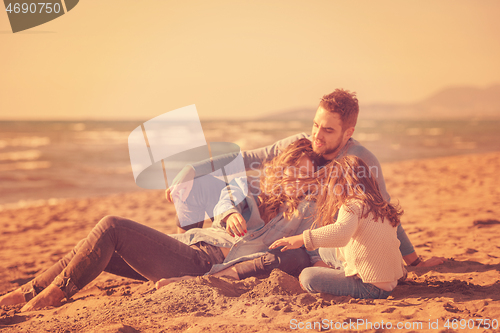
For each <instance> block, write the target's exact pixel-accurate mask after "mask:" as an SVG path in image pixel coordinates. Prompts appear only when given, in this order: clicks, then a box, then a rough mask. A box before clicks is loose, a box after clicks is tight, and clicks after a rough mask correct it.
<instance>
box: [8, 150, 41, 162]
mask: <svg viewBox="0 0 500 333" xmlns="http://www.w3.org/2000/svg"><path fill="white" fill-rule="evenodd" d="M40 156H42V152H41V151H39V150H23V151H13V152H10V153H0V161H19V160H37V159H39V158H40Z"/></svg>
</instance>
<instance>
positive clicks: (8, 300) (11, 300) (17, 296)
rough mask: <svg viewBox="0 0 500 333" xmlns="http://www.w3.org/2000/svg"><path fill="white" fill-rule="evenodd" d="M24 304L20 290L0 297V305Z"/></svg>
mask: <svg viewBox="0 0 500 333" xmlns="http://www.w3.org/2000/svg"><path fill="white" fill-rule="evenodd" d="M20 303H26V300H25V299H24V295H23V293H22V292H21V289H16V290H14V291H12V292H10V293H8V294H6V295H3V296H0V305H15V304H20Z"/></svg>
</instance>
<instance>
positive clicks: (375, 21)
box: [0, 0, 500, 120]
mask: <svg viewBox="0 0 500 333" xmlns="http://www.w3.org/2000/svg"><path fill="white" fill-rule="evenodd" d="M0 8H2V11H1V12H0V48H1V52H0V119H26V120H28V119H144V120H147V119H150V118H152V117H154V116H157V115H159V114H162V113H164V112H167V111H170V110H174V109H176V108H180V107H183V106H186V105H190V104H196V106H197V108H198V113H199V115H200V118H202V119H210V118H228V117H230V118H235V117H239V118H248V117H255V116H259V115H264V114H265V113H268V112H275V111H280V110H286V109H296V108H302V107H311V108H315V107H316V105H317V103H318V101H319V99H320V98H321V96H322V95H323V94H326V93H329V92H331V91H333V90H334V89H335V88H337V87H343V88H345V89H349V90H354V91H356V92H357V93H358V97H359V99H360V102H361V104H369V103H374V102H413V101H418V100H420V99H422V98H425V97H428V96H429V95H431V94H433V93H434V92H436V91H438V90H439V89H442V88H444V87H447V86H450V85H474V86H479V87H486V86H489V85H491V84H494V83H500V61H499V59H500V20H498V15H499V14H500V1H497V0H490V1H488V0H482V1H475V0H468V1H460V0H450V1H430V0H429V1H400V0H394V1H373V0H369V1H368V0H367V1H333V0H329V1H290V0H286V1H275V0H273V1H255V0H252V1H250V0H248V1H234V0H231V1H206V0H205V1H178V0H176V1H164V0H143V1H138V0H82V1H80V3H79V4H78V5H77V6H76V7H75V8H74V9H73V10H72V11H70V12H68V13H67V14H66V15H63V16H62V17H60V18H57V19H55V20H53V21H51V22H48V23H46V24H44V25H41V26H38V27H35V28H33V29H30V30H27V31H25V32H20V33H16V34H13V33H12V32H11V30H10V25H9V22H8V18H7V14H6V12H4V11H3V5H2V4H0Z"/></svg>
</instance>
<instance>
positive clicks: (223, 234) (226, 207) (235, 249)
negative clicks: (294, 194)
mask: <svg viewBox="0 0 500 333" xmlns="http://www.w3.org/2000/svg"><path fill="white" fill-rule="evenodd" d="M253 189H254V190H255V187H253ZM254 190H252V188H251V189H250V191H249V188H248V184H247V178H246V177H241V178H235V179H234V180H233V181H232V182H231V184H230V190H229V191H222V193H221V198H220V200H219V203H218V204H217V205H216V206H215V209H214V216H215V220H214V222H213V224H212V226H211V227H210V228H205V229H198V228H194V229H190V230H188V231H187V232H186V233H184V234H177V235H171V236H172V237H174V238H176V239H177V240H179V241H181V242H183V243H185V244H188V245H191V244H195V243H197V242H201V241H203V242H206V243H208V244H212V245H215V246H219V247H229V248H231V250H230V251H229V254H228V255H227V257H226V259H225V260H224V263H222V264H217V265H214V266H213V267H212V269H211V270H210V271H209V272H208V273H207V274H215V273H217V272H219V271H221V270H223V269H225V268H228V267H230V266H232V265H234V264H236V263H238V262H242V261H245V260H249V259H254V258H257V257H260V256H262V255H264V254H265V253H266V252H267V251H268V249H269V246H270V245H271V244H272V243H273V242H274V241H275V240H277V239H280V238H283V237H288V236H294V235H298V234H301V233H302V232H303V231H304V230H306V229H309V228H310V227H311V225H312V223H313V214H314V203H313V202H309V201H303V202H301V203H300V204H299V207H298V210H299V215H298V216H297V217H293V218H292V219H290V220H288V219H286V218H285V217H284V216H283V214H281V213H280V214H278V215H277V216H276V217H275V218H273V219H271V221H269V222H268V223H267V224H266V223H265V222H264V220H262V218H261V216H260V212H259V208H258V205H257V201H256V193H255V191H254ZM231 195H232V196H233V200H234V201H236V202H241V203H240V204H239V205H237V206H234V205H233V203H232V200H231ZM240 199H241V200H240ZM235 212H237V213H240V214H241V215H242V216H243V218H244V219H245V221H246V222H247V231H248V233H247V234H246V235H245V236H243V237H238V236H235V237H231V236H230V235H229V234H228V233H227V231H226V229H225V227H226V226H225V223H224V222H222V220H223V219H224V218H225V217H226V216H228V215H230V214H232V213H235ZM311 255H314V252H311Z"/></svg>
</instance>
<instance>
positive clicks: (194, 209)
mask: <svg viewBox="0 0 500 333" xmlns="http://www.w3.org/2000/svg"><path fill="white" fill-rule="evenodd" d="M225 186H226V183H225V182H223V181H222V180H220V179H217V178H215V177H213V176H210V175H205V176H203V177H200V178H195V179H194V181H193V188H192V189H191V192H190V193H189V196H188V197H187V199H186V201H184V202H183V201H180V200H179V201H178V202H175V209H176V210H177V216H178V219H177V226H178V227H179V228H182V229H184V230H189V229H192V228H202V227H203V221H204V220H205V213H207V214H208V216H209V217H210V219H212V221H213V214H214V207H215V205H216V204H217V202H218V201H219V198H220V193H221V191H222V189H223V188H224V187H225Z"/></svg>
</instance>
